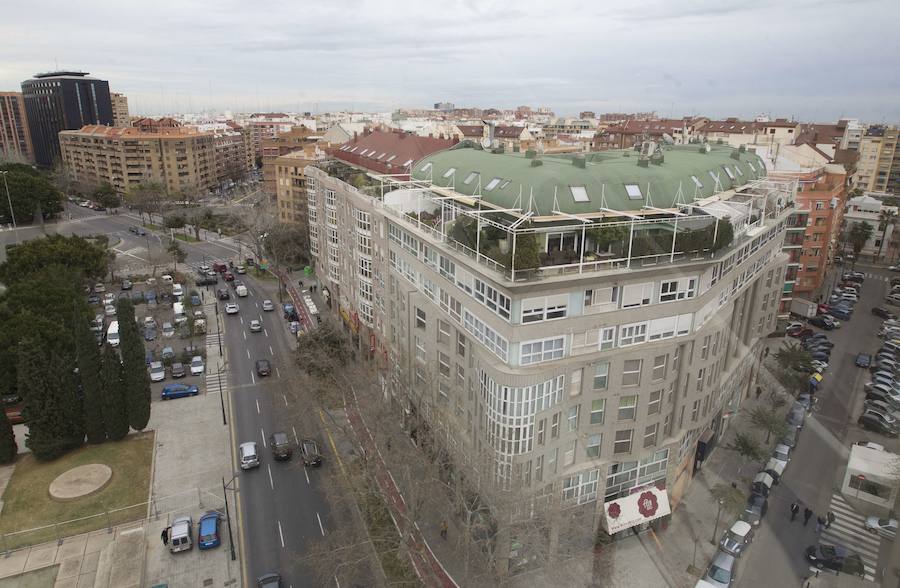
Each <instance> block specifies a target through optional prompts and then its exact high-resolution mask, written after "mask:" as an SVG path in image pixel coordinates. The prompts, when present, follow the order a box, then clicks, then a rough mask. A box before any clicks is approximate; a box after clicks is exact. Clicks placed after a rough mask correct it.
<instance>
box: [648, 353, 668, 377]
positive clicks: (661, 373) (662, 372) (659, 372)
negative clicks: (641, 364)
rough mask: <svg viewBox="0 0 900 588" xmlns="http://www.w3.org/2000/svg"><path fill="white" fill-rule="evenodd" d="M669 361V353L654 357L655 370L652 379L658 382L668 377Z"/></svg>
mask: <svg viewBox="0 0 900 588" xmlns="http://www.w3.org/2000/svg"><path fill="white" fill-rule="evenodd" d="M668 363H669V356H668V355H657V356H656V357H655V358H653V372H652V376H651V379H652V380H653V381H654V382H658V381H660V380H664V379H665V378H666V365H667V364H668Z"/></svg>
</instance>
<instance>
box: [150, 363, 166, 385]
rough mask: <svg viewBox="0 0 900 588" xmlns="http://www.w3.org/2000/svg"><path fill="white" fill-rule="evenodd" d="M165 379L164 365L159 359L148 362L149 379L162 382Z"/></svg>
mask: <svg viewBox="0 0 900 588" xmlns="http://www.w3.org/2000/svg"><path fill="white" fill-rule="evenodd" d="M165 379H166V366H164V365H163V364H162V362H161V361H152V362H150V381H151V382H162V381H163V380H165Z"/></svg>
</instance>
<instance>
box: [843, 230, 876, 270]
mask: <svg viewBox="0 0 900 588" xmlns="http://www.w3.org/2000/svg"><path fill="white" fill-rule="evenodd" d="M873 231H874V229H873V228H872V225H870V224H869V223H867V222H866V221H863V222H861V223H856V224H854V225H853V228H851V229H850V235H849V237H848V240H849V241H850V245H852V246H853V254H854V259H853V267H856V258H857V257H859V252H860V251H862V250H863V247H865V246H866V242H867V241H868V240H869V239H871V238H872V233H873Z"/></svg>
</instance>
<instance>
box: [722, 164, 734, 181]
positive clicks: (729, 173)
mask: <svg viewBox="0 0 900 588" xmlns="http://www.w3.org/2000/svg"><path fill="white" fill-rule="evenodd" d="M722 169H724V170H725V173H726V174H728V177H729V178H731V179H732V180H733V179H734V172H733V171H731V168H730V167H728V166H727V165H723V166H722Z"/></svg>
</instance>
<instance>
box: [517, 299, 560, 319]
mask: <svg viewBox="0 0 900 588" xmlns="http://www.w3.org/2000/svg"><path fill="white" fill-rule="evenodd" d="M568 306H569V295H568V294H557V295H555V296H542V297H540V298H526V299H524V300H522V322H523V323H536V322H539V321H544V320H552V319H559V318H566V314H567V312H568Z"/></svg>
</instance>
